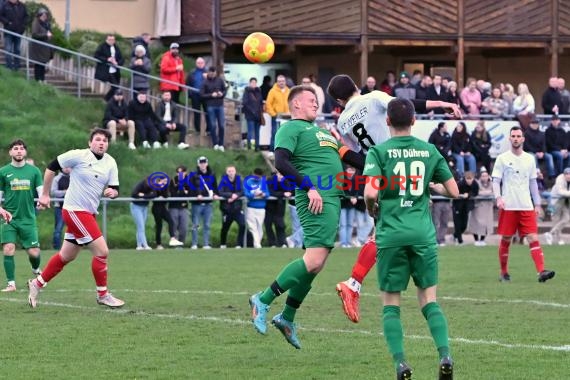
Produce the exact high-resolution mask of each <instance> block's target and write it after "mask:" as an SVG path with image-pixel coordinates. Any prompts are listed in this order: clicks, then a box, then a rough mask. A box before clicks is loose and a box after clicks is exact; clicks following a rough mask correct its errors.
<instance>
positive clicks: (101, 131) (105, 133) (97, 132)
mask: <svg viewBox="0 0 570 380" xmlns="http://www.w3.org/2000/svg"><path fill="white" fill-rule="evenodd" d="M95 135H103V136H105V137H106V138H107V140H111V132H109V131H108V130H106V129H103V128H95V129H93V130H92V131H91V134H90V135H89V142H91V141H93V137H95Z"/></svg>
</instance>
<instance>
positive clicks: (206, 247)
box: [202, 245, 212, 249]
mask: <svg viewBox="0 0 570 380" xmlns="http://www.w3.org/2000/svg"><path fill="white" fill-rule="evenodd" d="M202 248H204V249H212V247H210V246H209V245H205V246H203V247H202Z"/></svg>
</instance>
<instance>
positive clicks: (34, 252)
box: [28, 248, 40, 257]
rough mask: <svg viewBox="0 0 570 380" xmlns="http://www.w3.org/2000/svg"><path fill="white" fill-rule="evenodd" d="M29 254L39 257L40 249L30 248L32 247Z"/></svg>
mask: <svg viewBox="0 0 570 380" xmlns="http://www.w3.org/2000/svg"><path fill="white" fill-rule="evenodd" d="M28 255H30V256H32V257H38V256H39V255H40V249H39V248H30V249H28Z"/></svg>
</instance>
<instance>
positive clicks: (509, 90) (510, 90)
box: [503, 83, 516, 115]
mask: <svg viewBox="0 0 570 380" xmlns="http://www.w3.org/2000/svg"><path fill="white" fill-rule="evenodd" d="M515 98H516V95H515V88H514V87H513V85H512V84H510V83H507V84H505V90H504V91H503V100H504V101H505V102H506V103H507V106H508V107H507V111H506V112H505V113H506V115H512V114H513V103H514V101H515Z"/></svg>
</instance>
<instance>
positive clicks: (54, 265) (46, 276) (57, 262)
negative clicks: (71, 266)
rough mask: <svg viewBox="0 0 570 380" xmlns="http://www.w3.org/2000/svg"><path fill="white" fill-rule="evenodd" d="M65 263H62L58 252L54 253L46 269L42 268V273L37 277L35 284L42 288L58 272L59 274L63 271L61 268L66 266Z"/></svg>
mask: <svg viewBox="0 0 570 380" xmlns="http://www.w3.org/2000/svg"><path fill="white" fill-rule="evenodd" d="M66 264H67V263H66V262H64V261H63V259H62V258H61V256H60V254H59V252H58V253H56V254H55V255H53V256H52V257H51V258H50V259H49V261H48V263H47V265H46V267H45V268H44V271H43V272H42V274H41V275H39V276H38V278H37V280H38V281H37V282H38V284H39V285H40V286H41V287H43V286H44V285H45V284H47V283H48V282H49V281H50V280H51V279H52V278H54V277H55V276H57V274H58V273H59V272H61V270H62V269H63V267H64V266H65V265H66Z"/></svg>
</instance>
